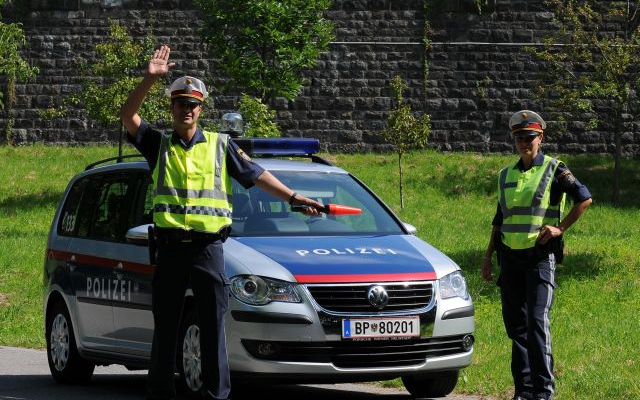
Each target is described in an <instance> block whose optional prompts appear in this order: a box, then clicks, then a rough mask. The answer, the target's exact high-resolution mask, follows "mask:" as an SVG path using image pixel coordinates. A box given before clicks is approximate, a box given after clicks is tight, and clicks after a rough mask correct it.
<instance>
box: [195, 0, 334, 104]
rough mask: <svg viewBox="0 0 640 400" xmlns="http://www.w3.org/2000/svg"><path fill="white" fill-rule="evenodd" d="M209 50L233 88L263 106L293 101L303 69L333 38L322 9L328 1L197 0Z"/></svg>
mask: <svg viewBox="0 0 640 400" xmlns="http://www.w3.org/2000/svg"><path fill="white" fill-rule="evenodd" d="M195 3H196V5H197V6H198V7H199V8H200V10H201V11H202V18H203V19H204V27H203V28H202V31H201V34H202V37H203V40H204V41H205V43H207V44H208V46H209V54H210V55H211V56H212V57H213V58H214V59H215V60H216V62H217V65H218V67H219V69H220V70H221V71H222V72H223V73H225V74H226V75H227V76H228V77H229V78H230V81H229V83H228V85H226V87H225V89H228V88H230V87H233V88H235V89H239V90H240V91H242V92H244V93H246V94H248V95H250V96H253V97H256V98H258V99H260V100H262V102H263V103H265V104H268V103H269V101H270V100H271V99H273V98H274V97H277V96H282V97H285V98H287V99H289V100H292V99H294V98H295V97H296V96H297V95H298V93H299V92H300V90H301V89H302V85H303V79H302V72H303V71H304V70H305V69H308V68H311V67H313V66H315V65H316V60H317V57H318V55H319V54H320V53H321V52H323V51H325V50H326V49H327V47H328V45H329V42H330V41H331V39H332V38H333V33H332V31H333V24H332V23H331V22H329V21H327V20H326V19H325V18H324V17H323V15H322V13H323V11H324V10H326V9H327V8H328V7H329V5H330V4H331V0H287V1H282V0H253V1H237V0H196V2H195Z"/></svg>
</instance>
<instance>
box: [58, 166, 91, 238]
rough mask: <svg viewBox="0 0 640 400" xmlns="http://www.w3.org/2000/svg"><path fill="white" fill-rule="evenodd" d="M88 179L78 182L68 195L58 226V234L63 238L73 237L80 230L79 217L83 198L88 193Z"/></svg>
mask: <svg viewBox="0 0 640 400" xmlns="http://www.w3.org/2000/svg"><path fill="white" fill-rule="evenodd" d="M88 182H89V180H88V179H86V178H85V179H80V180H78V181H76V182H75V183H74V184H73V186H72V187H71V189H70V190H69V194H68V195H67V198H66V201H65V203H64V206H63V208H62V212H61V213H60V220H59V221H60V222H59V224H58V234H59V235H62V236H73V235H75V234H76V232H77V230H78V225H79V224H78V217H79V210H80V204H81V200H82V196H83V195H84V194H85V193H87V191H86V187H87V183H88Z"/></svg>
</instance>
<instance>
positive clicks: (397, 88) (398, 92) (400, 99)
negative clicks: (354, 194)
mask: <svg viewBox="0 0 640 400" xmlns="http://www.w3.org/2000/svg"><path fill="white" fill-rule="evenodd" d="M390 86H391V91H392V92H393V96H394V99H395V108H394V109H393V110H391V112H390V113H389V117H388V120H387V129H385V130H384V131H383V136H384V138H385V140H387V141H388V142H389V143H391V144H392V145H393V146H394V147H395V149H396V152H397V153H398V171H399V173H400V180H399V186H400V208H404V196H403V171H402V156H403V155H404V153H406V152H407V151H408V150H410V149H412V148H422V147H424V146H425V145H426V144H427V140H428V139H429V134H430V133H431V116H430V115H429V114H425V115H423V116H422V119H420V120H418V119H417V118H415V117H414V116H413V115H411V106H410V105H409V104H406V103H405V101H404V95H403V92H404V91H405V90H406V89H407V87H408V86H407V84H406V83H405V82H404V81H403V80H402V78H400V77H399V76H396V77H395V78H393V81H392V82H391V85H390Z"/></svg>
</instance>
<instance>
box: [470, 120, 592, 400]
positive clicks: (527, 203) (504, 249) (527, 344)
mask: <svg viewBox="0 0 640 400" xmlns="http://www.w3.org/2000/svg"><path fill="white" fill-rule="evenodd" d="M509 126H510V128H511V132H512V135H513V139H514V141H515V146H516V149H517V151H518V154H520V159H519V160H518V161H517V162H516V163H514V164H511V165H509V166H507V167H506V168H504V169H503V170H502V171H500V175H499V179H498V208H497V211H496V214H495V217H494V218H493V222H492V225H493V230H492V234H491V239H490V241H489V245H488V247H487V251H486V253H485V256H484V261H483V263H482V268H481V273H482V277H483V279H484V280H485V281H491V280H492V279H493V278H492V265H491V259H492V257H493V252H494V251H496V252H497V260H498V265H499V266H500V274H499V276H498V281H497V283H498V286H499V287H500V293H501V298H502V316H503V320H504V325H505V328H506V331H507V335H508V336H509V338H510V339H511V341H512V351H511V373H512V375H513V381H514V386H515V395H514V397H513V399H514V400H530V399H533V400H550V399H551V398H552V397H553V395H554V389H555V384H554V375H553V356H552V353H551V332H550V327H549V311H550V309H551V304H552V302H553V291H554V289H555V268H556V262H561V258H562V247H563V240H562V235H563V234H564V232H565V231H566V230H567V229H569V227H570V226H571V225H573V224H574V223H575V222H576V221H577V220H578V219H579V218H580V216H581V215H582V214H583V213H584V212H585V210H586V209H587V208H588V207H589V205H590V204H591V194H590V193H589V190H588V189H587V188H586V186H584V185H583V184H581V183H580V182H579V181H578V180H577V179H576V178H575V177H574V176H573V174H572V173H571V171H569V169H568V168H567V167H566V166H565V164H564V163H563V162H562V161H559V160H557V159H555V158H552V157H549V156H545V155H544V154H542V152H541V151H540V145H541V143H542V141H543V139H544V129H545V128H546V124H545V122H544V120H543V119H542V118H541V117H540V116H539V115H538V114H536V113H535V112H533V111H529V110H522V111H518V112H516V113H515V114H513V115H512V117H511V119H510V121H509ZM566 194H568V195H569V196H571V198H572V199H573V207H572V208H571V211H569V214H567V216H566V217H564V218H563V216H562V211H563V206H564V202H565V195H566Z"/></svg>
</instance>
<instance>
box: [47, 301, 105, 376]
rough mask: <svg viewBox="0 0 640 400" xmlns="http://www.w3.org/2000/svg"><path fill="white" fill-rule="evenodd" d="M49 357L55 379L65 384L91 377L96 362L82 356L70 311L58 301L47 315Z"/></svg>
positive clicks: (50, 367)
mask: <svg viewBox="0 0 640 400" xmlns="http://www.w3.org/2000/svg"><path fill="white" fill-rule="evenodd" d="M45 332H46V340H47V359H48V361H49V370H50V371H51V375H52V376H53V379H55V380H56V381H57V382H60V383H65V384H82V383H86V382H88V381H89V380H90V379H91V376H92V375H93V369H94V368H95V364H93V363H91V362H89V361H87V360H85V359H83V358H82V356H80V353H79V352H78V348H77V347H76V338H75V334H74V333H73V325H72V324H71V318H70V316H69V311H68V310H67V307H66V306H65V304H64V302H63V301H58V302H56V303H55V304H54V305H53V307H52V308H51V312H50V313H49V314H48V316H47V325H46V331H45Z"/></svg>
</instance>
